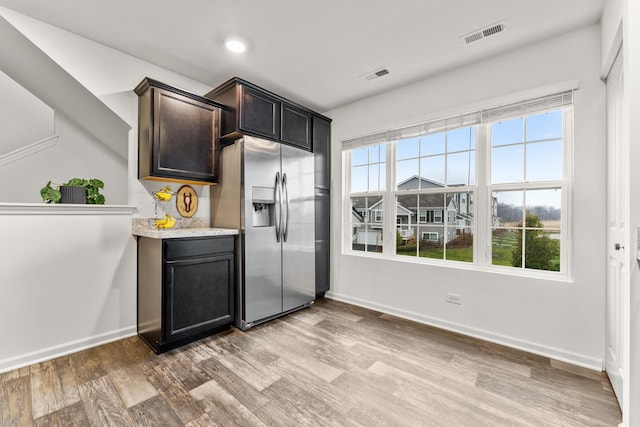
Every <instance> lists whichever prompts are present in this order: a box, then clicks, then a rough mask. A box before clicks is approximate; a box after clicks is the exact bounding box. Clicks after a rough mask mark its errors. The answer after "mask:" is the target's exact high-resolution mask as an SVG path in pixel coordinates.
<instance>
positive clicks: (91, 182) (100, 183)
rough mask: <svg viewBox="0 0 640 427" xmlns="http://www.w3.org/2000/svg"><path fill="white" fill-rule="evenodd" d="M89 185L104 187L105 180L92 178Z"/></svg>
mask: <svg viewBox="0 0 640 427" xmlns="http://www.w3.org/2000/svg"><path fill="white" fill-rule="evenodd" d="M89 185H91V186H93V187H97V188H104V182H102V181H100V180H99V179H90V180H89Z"/></svg>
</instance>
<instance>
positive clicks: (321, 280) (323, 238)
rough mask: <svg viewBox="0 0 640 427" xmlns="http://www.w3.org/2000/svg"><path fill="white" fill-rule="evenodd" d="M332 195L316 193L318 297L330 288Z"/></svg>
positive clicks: (317, 190)
mask: <svg viewBox="0 0 640 427" xmlns="http://www.w3.org/2000/svg"><path fill="white" fill-rule="evenodd" d="M329 199H330V194H329V192H328V191H326V190H321V189H317V188H316V191H315V208H316V209H315V210H316V221H315V223H316V224H315V225H316V229H315V232H316V241H315V252H316V297H320V296H322V295H324V293H325V292H327V291H328V290H329V287H330V281H329V280H330V272H329V265H330V257H329V242H330V239H329V233H330V220H329V216H330V213H331V212H330V202H329Z"/></svg>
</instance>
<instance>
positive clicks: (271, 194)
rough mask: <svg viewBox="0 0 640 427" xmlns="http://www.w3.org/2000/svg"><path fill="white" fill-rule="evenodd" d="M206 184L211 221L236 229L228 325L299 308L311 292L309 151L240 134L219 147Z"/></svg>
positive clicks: (247, 323)
mask: <svg viewBox="0 0 640 427" xmlns="http://www.w3.org/2000/svg"><path fill="white" fill-rule="evenodd" d="M220 166H221V174H220V183H219V184H218V185H216V186H213V187H211V220H212V224H213V226H214V227H226V228H237V229H239V230H240V239H239V242H238V250H237V255H238V263H237V265H238V271H237V273H238V274H237V277H238V292H237V294H238V301H237V303H238V307H237V308H238V310H237V311H236V313H237V315H236V326H237V327H239V328H241V329H248V328H250V327H252V326H253V325H255V324H258V323H262V322H264V321H266V320H269V319H272V318H274V317H277V316H280V315H282V314H284V313H288V312H290V311H293V310H296V309H299V308H303V307H306V306H308V305H310V304H311V302H312V301H313V300H314V298H315V249H314V248H315V246H314V240H315V236H314V233H315V225H314V214H315V211H314V209H315V207H314V191H313V185H314V160H313V153H310V152H308V151H304V150H301V149H298V148H294V147H290V146H288V145H283V144H279V143H276V142H273V141H267V140H264V139H259V138H254V137H250V136H244V137H243V138H242V139H239V140H237V141H236V142H235V143H234V144H233V145H229V146H227V147H225V148H223V150H222V153H221V159H220Z"/></svg>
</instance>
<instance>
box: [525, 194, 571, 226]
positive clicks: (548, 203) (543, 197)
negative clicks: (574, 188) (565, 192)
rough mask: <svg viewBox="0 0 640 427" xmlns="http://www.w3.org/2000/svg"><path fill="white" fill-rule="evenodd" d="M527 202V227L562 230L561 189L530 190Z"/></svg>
mask: <svg viewBox="0 0 640 427" xmlns="http://www.w3.org/2000/svg"><path fill="white" fill-rule="evenodd" d="M525 197H526V201H527V227H531V228H553V229H557V230H559V229H560V218H561V210H560V208H561V206H562V192H561V190H560V189H559V188H556V189H550V190H529V191H527V192H526V193H525Z"/></svg>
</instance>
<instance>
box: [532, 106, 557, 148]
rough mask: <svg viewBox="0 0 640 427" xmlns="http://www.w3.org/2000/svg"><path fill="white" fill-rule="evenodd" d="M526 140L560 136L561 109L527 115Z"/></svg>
mask: <svg viewBox="0 0 640 427" xmlns="http://www.w3.org/2000/svg"><path fill="white" fill-rule="evenodd" d="M525 125H526V127H527V141H535V140H540V139H551V138H562V110H557V111H550V112H548V113H542V114H538V115H535V116H531V117H527V119H526V123H525Z"/></svg>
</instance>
